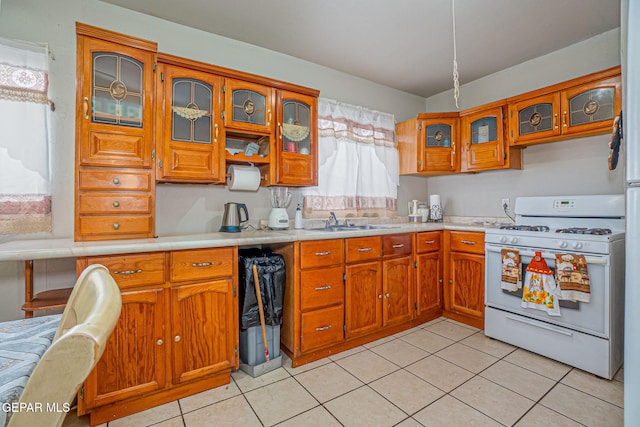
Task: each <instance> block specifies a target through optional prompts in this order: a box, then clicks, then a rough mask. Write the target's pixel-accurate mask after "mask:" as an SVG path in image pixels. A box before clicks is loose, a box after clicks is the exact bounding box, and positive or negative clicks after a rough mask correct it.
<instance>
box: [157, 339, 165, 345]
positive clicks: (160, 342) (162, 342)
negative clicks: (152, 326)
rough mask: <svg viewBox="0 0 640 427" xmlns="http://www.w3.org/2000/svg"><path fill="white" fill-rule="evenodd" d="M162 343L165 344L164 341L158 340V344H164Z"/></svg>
mask: <svg viewBox="0 0 640 427" xmlns="http://www.w3.org/2000/svg"><path fill="white" fill-rule="evenodd" d="M162 344H164V341H162V340H158V341H156V345H162Z"/></svg>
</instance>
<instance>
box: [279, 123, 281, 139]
mask: <svg viewBox="0 0 640 427" xmlns="http://www.w3.org/2000/svg"><path fill="white" fill-rule="evenodd" d="M278 133H279V134H280V139H282V124H281V123H278Z"/></svg>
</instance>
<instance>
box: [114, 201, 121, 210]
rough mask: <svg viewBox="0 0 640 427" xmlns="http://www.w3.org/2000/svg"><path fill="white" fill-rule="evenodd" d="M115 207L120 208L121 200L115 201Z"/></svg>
mask: <svg viewBox="0 0 640 427" xmlns="http://www.w3.org/2000/svg"><path fill="white" fill-rule="evenodd" d="M113 207H114V208H119V207H120V202H119V201H117V200H116V201H115V202H113Z"/></svg>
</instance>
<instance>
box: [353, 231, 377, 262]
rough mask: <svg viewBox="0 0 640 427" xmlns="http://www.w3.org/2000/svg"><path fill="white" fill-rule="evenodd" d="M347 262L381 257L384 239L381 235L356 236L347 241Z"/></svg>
mask: <svg viewBox="0 0 640 427" xmlns="http://www.w3.org/2000/svg"><path fill="white" fill-rule="evenodd" d="M345 245H346V251H347V262H355V261H362V260H366V259H375V258H380V254H381V253H382V240H381V239H380V236H368V237H354V238H351V239H347V240H346V241H345Z"/></svg>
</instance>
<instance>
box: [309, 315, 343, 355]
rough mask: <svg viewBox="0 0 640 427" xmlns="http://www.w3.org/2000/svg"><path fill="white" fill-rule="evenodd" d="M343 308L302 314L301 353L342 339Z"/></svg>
mask: <svg viewBox="0 0 640 427" xmlns="http://www.w3.org/2000/svg"><path fill="white" fill-rule="evenodd" d="M343 327H344V306H342V305H339V306H336V307H329V308H324V309H321V310H315V311H310V312H308V313H302V351H303V352H305V351H309V350H313V349H315V348H319V347H323V346H325V345H329V344H335V343H337V342H339V341H342V339H343V338H344V329H343Z"/></svg>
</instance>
